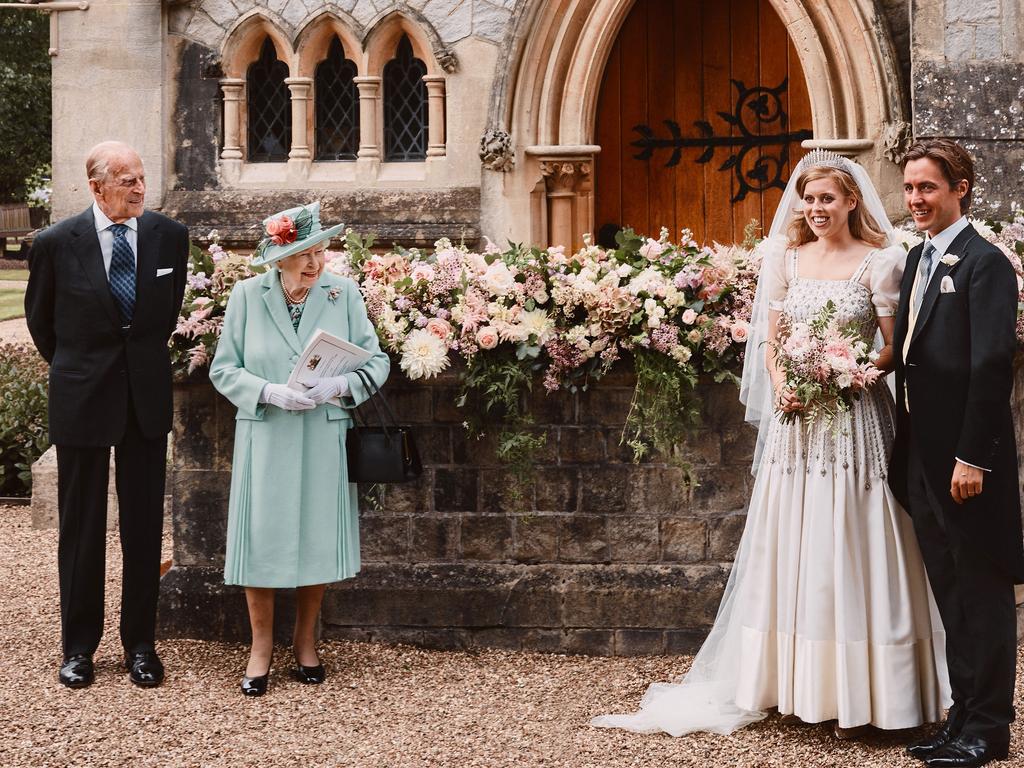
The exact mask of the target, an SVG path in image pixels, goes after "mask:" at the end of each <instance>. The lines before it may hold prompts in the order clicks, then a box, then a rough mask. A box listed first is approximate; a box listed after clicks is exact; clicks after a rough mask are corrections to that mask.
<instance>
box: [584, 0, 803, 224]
mask: <svg viewBox="0 0 1024 768" xmlns="http://www.w3.org/2000/svg"><path fill="white" fill-rule="evenodd" d="M810 129H811V108H810V99H809V98H808V95H807V84H806V81H805V79H804V73H803V69H802V68H801V67H800V61H799V59H798V58H797V54H796V50H795V48H794V47H793V44H792V43H791V42H790V40H789V36H788V35H787V33H786V28H785V27H784V26H783V24H782V21H781V20H780V19H779V17H778V15H777V14H776V12H775V10H774V9H773V8H772V5H771V2H770V1H769V0H714V1H713V2H707V1H706V0H637V2H636V5H635V6H634V7H633V9H632V10H631V11H630V13H629V16H628V17H627V18H626V20H625V22H624V24H623V26H622V29H621V30H620V31H619V36H618V39H617V40H616V42H615V45H614V47H613V48H612V51H611V54H610V56H609V59H608V63H607V64H606V66H605V72H604V78H603V80H602V83H601V93H600V95H599V98H598V110H597V130H596V142H597V143H598V144H599V145H600V146H601V153H600V154H599V155H598V156H597V164H596V178H595V185H596V190H595V191H596V200H595V206H594V218H595V221H594V229H595V232H596V233H598V237H599V238H600V239H602V240H606V239H607V237H608V234H609V233H610V232H612V231H614V229H616V228H618V227H621V226H631V227H633V228H634V229H635V230H637V231H638V232H642V233H645V234H649V235H653V236H655V237H657V233H658V231H659V229H660V228H661V227H663V226H664V227H668V228H669V231H670V233H671V236H672V239H677V238H678V237H679V230H680V229H682V228H684V227H689V228H690V229H691V230H693V233H694V237H695V238H696V239H697V241H698V242H710V241H711V240H717V241H719V242H734V241H739V240H742V239H743V230H744V228H745V227H746V225H747V223H748V222H749V221H750V220H751V219H757V220H758V221H759V222H761V223H762V224H763V226H765V227H767V226H769V225H770V223H771V218H772V216H773V215H774V212H775V207H776V205H777V204H778V201H779V199H780V198H781V197H782V190H783V188H784V187H785V182H786V181H787V180H788V179H789V173H790V170H791V168H792V166H793V165H794V164H795V163H796V162H797V161H798V160H799V159H800V157H802V156H803V153H804V150H802V149H801V148H800V142H801V141H802V140H804V139H808V138H811V130H810Z"/></svg>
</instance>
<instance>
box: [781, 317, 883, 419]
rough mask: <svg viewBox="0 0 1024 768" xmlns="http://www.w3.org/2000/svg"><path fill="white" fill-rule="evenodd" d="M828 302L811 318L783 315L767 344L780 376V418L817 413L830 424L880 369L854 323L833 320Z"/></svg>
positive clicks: (873, 379) (878, 373)
mask: <svg viewBox="0 0 1024 768" xmlns="http://www.w3.org/2000/svg"><path fill="white" fill-rule="evenodd" d="M835 315H836V306H835V304H834V303H833V302H831V301H829V302H828V303H827V304H826V305H825V306H824V307H822V309H821V311H820V312H818V313H817V314H816V315H815V316H814V317H813V318H812V319H811V320H810V321H809V322H792V321H791V320H790V319H789V318H788V317H786V316H785V315H782V316H781V317H780V318H779V326H778V335H777V338H776V340H775V341H773V342H771V344H772V347H773V349H774V350H775V364H776V366H777V368H778V370H779V371H780V372H781V373H782V374H783V379H782V381H781V386H780V389H781V392H780V394H779V398H778V400H777V402H776V412H777V413H779V414H780V418H781V419H782V421H783V422H785V423H789V422H792V421H793V420H795V419H797V418H802V419H804V420H805V421H807V422H808V423H810V422H812V421H814V420H815V419H817V418H819V417H824V418H825V419H826V420H827V421H829V422H831V421H832V420H834V419H835V418H836V417H837V416H839V415H840V414H843V413H847V412H849V410H850V408H851V407H852V405H853V403H854V401H856V400H857V398H859V397H860V393H861V392H862V391H863V390H864V389H866V388H867V387H870V386H871V385H873V384H874V383H875V382H876V381H878V380H879V379H880V378H881V377H882V375H883V372H882V371H881V370H879V369H878V368H877V367H876V366H875V364H874V362H875V360H876V359H877V355H875V353H874V352H873V351H872V349H871V346H870V345H869V343H868V341H867V340H865V339H864V338H863V337H862V336H861V334H860V333H859V331H858V330H857V328H856V327H855V326H853V325H841V324H840V323H839V322H838V321H837V320H836V317H835Z"/></svg>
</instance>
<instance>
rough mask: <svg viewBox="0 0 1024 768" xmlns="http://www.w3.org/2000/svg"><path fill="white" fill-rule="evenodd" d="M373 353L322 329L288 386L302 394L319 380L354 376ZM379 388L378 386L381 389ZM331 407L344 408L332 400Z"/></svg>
mask: <svg viewBox="0 0 1024 768" xmlns="http://www.w3.org/2000/svg"><path fill="white" fill-rule="evenodd" d="M371 356H372V355H371V353H370V352H368V351H367V350H365V349H363V348H362V347H360V346H357V345H355V344H352V343H350V342H347V341H345V340H344V339H339V338H338V337H337V336H334V335H332V334H330V333H328V332H327V331H325V330H323V329H322V328H318V329H317V332H316V333H314V334H313V338H311V339H310V340H309V343H308V344H307V345H306V348H305V349H304V350H303V352H302V354H301V355H300V356H299V361H298V362H297V363H295V367H294V368H293V369H292V374H291V376H289V377H288V386H289V387H291V388H292V389H296V390H298V391H299V392H305V391H306V388H307V387H312V386H314V385H315V384H316V383H317V382H318V381H320V379H327V378H332V377H334V376H340V375H341V374H343V373H351V372H352V371H354V370H355V369H356V368H358V367H360V366H361V365H362V364H363V363H364V362H366V361H367V360H369V359H370V357H371ZM378 386H379V385H378ZM327 402H329V403H330V404H331V405H337V406H340V405H341V400H340V399H339V398H337V397H332V398H331V399H330V400H328V401H327Z"/></svg>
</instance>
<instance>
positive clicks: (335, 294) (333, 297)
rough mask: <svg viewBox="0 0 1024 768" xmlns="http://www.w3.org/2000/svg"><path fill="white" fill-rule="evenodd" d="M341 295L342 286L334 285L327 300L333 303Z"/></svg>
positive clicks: (328, 293)
mask: <svg viewBox="0 0 1024 768" xmlns="http://www.w3.org/2000/svg"><path fill="white" fill-rule="evenodd" d="M339 296H341V287H340V286H337V285H335V286H332V287H331V289H330V290H329V291H328V292H327V300H328V301H329V302H331V304H333V303H334V302H336V301H337V300H338V297H339Z"/></svg>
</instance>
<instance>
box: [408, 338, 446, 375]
mask: <svg viewBox="0 0 1024 768" xmlns="http://www.w3.org/2000/svg"><path fill="white" fill-rule="evenodd" d="M449 362H450V361H449V360H448V347H447V346H446V345H445V343H444V342H443V341H441V339H439V338H437V336H435V335H434V334H432V333H431V332H430V331H428V330H427V329H426V328H417V329H416V330H414V331H412V332H411V333H410V334H409V335H408V336H407V337H406V339H405V343H404V344H403V345H402V359H401V361H399V366H400V367H401V369H402V370H403V371H405V375H406V376H408V377H409V378H410V379H429V378H430V377H432V376H436V375H437V374H439V373H440V372H441V371H443V370H444V369H445V368H447V367H448V363H449Z"/></svg>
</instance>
